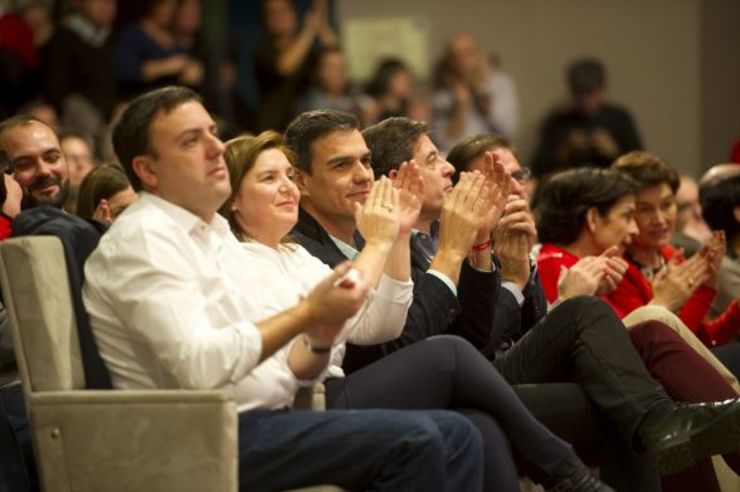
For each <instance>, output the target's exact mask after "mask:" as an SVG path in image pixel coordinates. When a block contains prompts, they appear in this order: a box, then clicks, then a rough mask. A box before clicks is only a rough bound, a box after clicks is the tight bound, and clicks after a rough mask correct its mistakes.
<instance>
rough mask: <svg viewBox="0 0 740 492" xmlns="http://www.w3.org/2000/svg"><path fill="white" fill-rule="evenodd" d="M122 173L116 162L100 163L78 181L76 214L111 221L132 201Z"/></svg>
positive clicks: (132, 194) (129, 188) (130, 190)
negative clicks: (79, 182) (80, 181)
mask: <svg viewBox="0 0 740 492" xmlns="http://www.w3.org/2000/svg"><path fill="white" fill-rule="evenodd" d="M136 196H137V195H136V192H135V191H134V189H133V188H132V187H131V184H130V183H129V180H128V178H127V177H126V173H125V172H124V171H123V169H121V167H120V166H118V165H117V164H101V165H100V166H98V167H96V168H95V169H93V170H92V171H90V173H88V175H87V176H85V178H84V179H83V180H82V183H81V184H80V190H79V194H78V195H77V209H76V213H77V215H79V216H80V217H82V218H84V219H95V220H99V221H101V222H105V223H106V224H112V223H113V221H114V220H116V219H117V218H118V216H119V215H121V214H122V213H123V211H124V210H126V208H127V207H128V206H129V205H131V204H132V203H133V202H134V201H135V200H136Z"/></svg>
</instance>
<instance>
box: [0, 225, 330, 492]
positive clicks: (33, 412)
mask: <svg viewBox="0 0 740 492" xmlns="http://www.w3.org/2000/svg"><path fill="white" fill-rule="evenodd" d="M0 284H1V285H2V292H3V296H4V301H5V304H6V307H7V310H8V315H9V317H10V322H11V325H12V335H13V343H14V348H15V353H16V359H17V362H18V368H19V371H20V375H21V382H22V385H23V392H24V398H25V402H26V408H27V413H28V419H29V423H30V426H31V429H32V434H33V446H34V454H35V456H36V462H37V463H36V466H37V468H38V472H39V476H40V482H41V485H42V487H43V489H44V490H46V491H73V490H74V491H99V490H105V491H128V490H131V491H140V490H146V491H148V492H157V491H162V492H164V491H173V490H177V491H180V492H188V491H203V490H213V491H235V490H237V487H238V484H237V437H236V436H237V432H236V431H237V416H236V408H235V405H234V403H233V402H231V401H228V400H227V398H226V396H225V395H224V394H223V393H222V392H220V391H193V390H163V391H160V390H156V391H115V390H107V391H106V390H101V391H97V390H95V391H93V390H87V389H85V378H84V373H83V370H82V362H81V356H80V348H79V343H78V340H77V329H76V324H75V315H74V311H73V309H72V302H71V297H70V288H69V283H68V277H67V269H66V264H65V260H64V252H63V249H62V243H61V242H60V241H59V239H58V238H56V237H51V236H35V237H21V238H16V239H10V240H8V241H5V242H3V243H0ZM322 397H323V395H322V394H320V393H319V394H317V395H316V397H315V398H316V399H318V401H319V403H321V399H322ZM308 401H309V402H310V401H311V395H308ZM304 490H306V489H304ZM312 490H338V489H335V488H333V487H330V488H314V489H312Z"/></svg>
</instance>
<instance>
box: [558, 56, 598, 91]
mask: <svg viewBox="0 0 740 492" xmlns="http://www.w3.org/2000/svg"><path fill="white" fill-rule="evenodd" d="M567 77H568V85H569V86H570V90H571V91H573V92H576V93H577V92H582V91H588V90H594V89H601V88H603V87H604V86H605V85H606V70H605V69H604V65H602V64H601V61H599V60H597V59H596V58H584V59H581V60H576V61H575V62H573V63H572V64H571V65H570V67H568V75H567Z"/></svg>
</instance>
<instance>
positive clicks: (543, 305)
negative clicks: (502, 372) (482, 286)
mask: <svg viewBox="0 0 740 492" xmlns="http://www.w3.org/2000/svg"><path fill="white" fill-rule="evenodd" d="M522 294H523V295H524V303H523V304H522V306H521V307H520V306H519V303H518V302H517V300H516V298H515V297H514V294H512V293H511V291H509V289H506V288H502V289H501V294H499V296H498V303H497V305H496V318H495V319H494V322H493V330H491V337H490V342H489V344H488V346H486V347H485V348H484V349H483V354H484V355H485V356H486V357H488V358H489V359H491V360H493V359H494V358H495V357H496V353H497V351H499V352H503V351H506V350H507V349H508V348H510V347H511V346H512V345H513V344H514V343H515V342H516V341H517V340H519V339H520V338H521V337H523V336H524V335H525V334H526V333H527V332H528V331H529V330H530V329H531V328H532V327H533V326H534V325H535V324H537V322H538V321H539V320H540V319H542V318H543V317H544V316H545V315H546V314H547V298H546V297H545V291H544V289H543V288H542V282H541V281H540V277H539V275H538V274H537V271H534V272H532V276H531V277H530V279H529V282H528V283H527V285H526V286H525V288H524V291H523V292H522Z"/></svg>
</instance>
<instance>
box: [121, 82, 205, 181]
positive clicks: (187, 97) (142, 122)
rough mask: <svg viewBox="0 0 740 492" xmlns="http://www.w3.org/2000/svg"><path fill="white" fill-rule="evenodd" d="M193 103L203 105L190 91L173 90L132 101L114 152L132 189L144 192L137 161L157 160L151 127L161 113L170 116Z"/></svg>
mask: <svg viewBox="0 0 740 492" xmlns="http://www.w3.org/2000/svg"><path fill="white" fill-rule="evenodd" d="M189 101H198V102H202V99H201V97H200V96H199V95H198V94H196V93H195V91H193V90H192V89H188V88H187V87H178V86H169V87H163V88H161V89H156V90H153V91H150V92H147V93H144V94H142V95H140V96H138V97H137V98H135V99H134V100H133V101H131V102H130V103H129V104H128V105H127V106H126V109H125V110H124V111H123V114H121V117H120V118H119V119H118V121H117V122H116V123H115V126H114V127H113V150H114V151H115V153H116V157H118V161H119V162H120V163H121V166H123V169H124V170H125V171H126V175H127V176H128V179H129V181H131V186H132V187H133V189H134V190H135V191H141V189H142V186H141V180H140V179H139V177H138V176H137V175H136V173H135V172H134V167H133V160H134V158H136V157H138V156H140V155H149V156H152V157H157V154H156V152H155V151H154V148H153V147H152V142H151V135H150V132H151V126H152V121H154V118H155V117H156V116H157V115H159V114H160V113H164V114H167V113H169V112H171V111H172V110H173V109H175V108H177V107H179V106H181V105H182V104H184V103H186V102H189Z"/></svg>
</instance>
